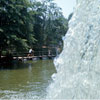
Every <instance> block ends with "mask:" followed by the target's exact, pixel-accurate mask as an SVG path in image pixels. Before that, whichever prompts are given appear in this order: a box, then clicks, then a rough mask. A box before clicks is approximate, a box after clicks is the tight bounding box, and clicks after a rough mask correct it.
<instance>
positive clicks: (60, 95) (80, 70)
mask: <svg viewBox="0 0 100 100" xmlns="http://www.w3.org/2000/svg"><path fill="white" fill-rule="evenodd" d="M77 2H78V3H77V6H76V8H75V11H74V15H73V17H72V19H71V21H70V22H69V31H68V32H67V34H66V36H65V40H64V49H63V52H62V53H61V54H60V57H59V58H58V59H55V61H54V63H55V66H56V70H57V73H56V74H54V75H53V76H52V78H53V83H52V84H51V85H50V87H49V89H48V95H47V99H50V100H55V99H57V100H58V99H59V100H62V99H65V100H66V99H100V0H78V1H77Z"/></svg>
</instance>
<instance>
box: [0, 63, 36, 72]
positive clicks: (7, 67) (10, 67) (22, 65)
mask: <svg viewBox="0 0 100 100" xmlns="http://www.w3.org/2000/svg"><path fill="white" fill-rule="evenodd" d="M34 62H36V61H34ZM31 64H33V61H31V62H29V61H25V62H21V61H13V62H12V63H5V64H1V65H0V70H15V69H16V70H17V69H24V68H28V67H30V66H31Z"/></svg>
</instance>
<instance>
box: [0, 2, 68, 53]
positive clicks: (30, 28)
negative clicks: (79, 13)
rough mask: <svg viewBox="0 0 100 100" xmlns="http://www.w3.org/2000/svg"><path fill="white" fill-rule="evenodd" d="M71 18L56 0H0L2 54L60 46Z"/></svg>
mask: <svg viewBox="0 0 100 100" xmlns="http://www.w3.org/2000/svg"><path fill="white" fill-rule="evenodd" d="M67 30H68V20H67V19H66V18H65V17H64V16H63V14H62V10H61V8H59V7H58V6H57V4H56V3H54V2H53V0H42V1H41V2H40V1H36V0H0V55H1V52H2V51H7V52H13V51H15V52H23V51H27V50H28V49H29V48H30V47H31V48H33V49H34V48H36V47H37V48H40V47H42V46H44V45H45V46H59V45H61V44H62V36H64V35H65V33H66V32H67Z"/></svg>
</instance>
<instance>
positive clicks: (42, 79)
mask: <svg viewBox="0 0 100 100" xmlns="http://www.w3.org/2000/svg"><path fill="white" fill-rule="evenodd" d="M13 67H14V69H4V70H0V100H3V99H6V100H17V99H21V100H26V99H27V100H28V99H32V100H37V98H44V97H45V95H46V89H47V87H48V85H49V84H50V82H51V81H52V79H51V75H52V74H53V73H55V72H56V71H55V67H54V65H53V61H52V60H38V61H26V62H24V63H21V62H20V63H15V64H14V65H13Z"/></svg>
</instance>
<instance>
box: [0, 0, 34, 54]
mask: <svg viewBox="0 0 100 100" xmlns="http://www.w3.org/2000/svg"><path fill="white" fill-rule="evenodd" d="M30 6H31V5H30V3H29V2H28V0H21V1H20V0H0V51H1V52H2V50H8V51H12V50H13V51H14V50H15V51H17V52H20V51H23V50H27V48H28V47H29V46H31V45H32V44H33V43H34V42H35V38H34V34H33V23H32V22H33V21H34V19H33V18H32V15H33V14H32V13H33V12H32V13H30V10H29V8H30Z"/></svg>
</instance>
